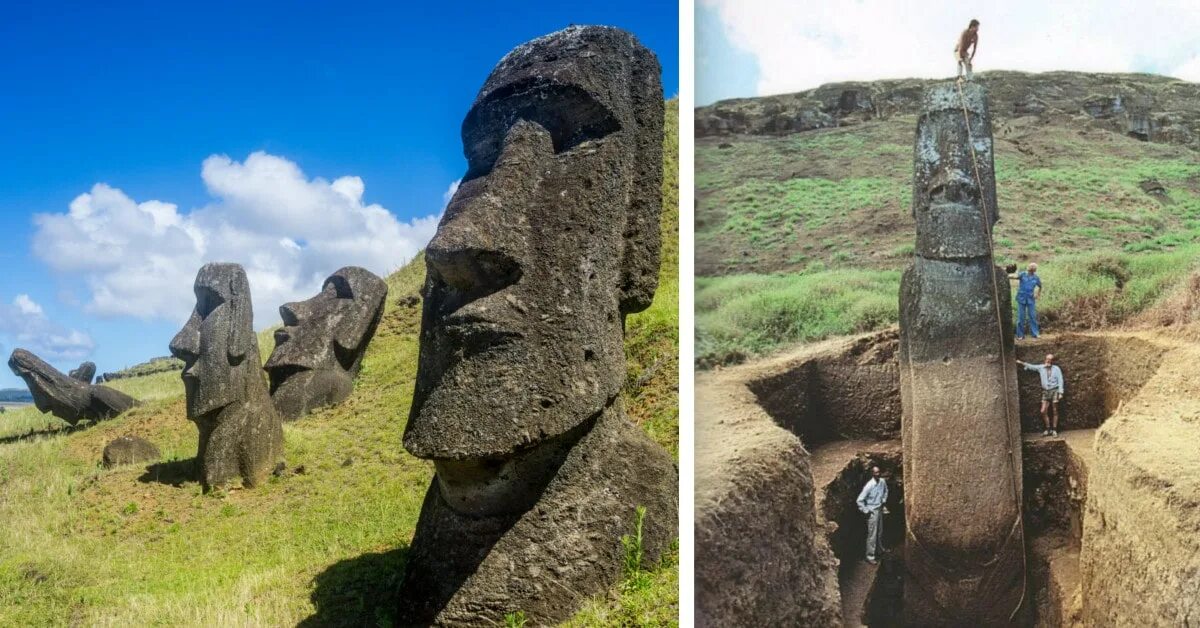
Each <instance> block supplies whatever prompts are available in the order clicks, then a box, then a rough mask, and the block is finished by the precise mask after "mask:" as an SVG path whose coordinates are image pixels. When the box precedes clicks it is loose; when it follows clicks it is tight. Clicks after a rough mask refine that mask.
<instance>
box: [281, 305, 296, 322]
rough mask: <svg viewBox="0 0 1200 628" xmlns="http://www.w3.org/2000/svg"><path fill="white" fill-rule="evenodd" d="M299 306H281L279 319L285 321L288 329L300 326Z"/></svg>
mask: <svg viewBox="0 0 1200 628" xmlns="http://www.w3.org/2000/svg"><path fill="white" fill-rule="evenodd" d="M297 310H299V304H297V303H284V304H283V305H281V306H279V317H280V318H282V319H283V324H284V325H286V326H287V327H295V326H296V325H299V324H300V316H298V315H297Z"/></svg>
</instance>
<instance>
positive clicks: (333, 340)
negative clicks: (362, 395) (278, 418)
mask: <svg viewBox="0 0 1200 628" xmlns="http://www.w3.org/2000/svg"><path fill="white" fill-rule="evenodd" d="M386 297H387V284H386V283H384V281H383V280H382V279H380V278H379V277H377V276H375V275H374V274H372V273H371V272H369V271H367V270H366V269H363V268H358V267H355V266H350V267H346V268H342V269H340V270H338V271H337V272H335V273H334V274H332V275H330V276H329V277H328V278H327V279H326V280H325V283H324V285H323V286H322V287H321V291H320V292H318V293H317V295H316V296H314V297H312V298H311V299H308V300H306V301H298V302H295V303H286V304H284V305H282V306H280V308H279V315H280V316H281V317H282V319H283V327H282V328H281V329H279V330H277V331H276V332H275V350H274V351H273V352H272V353H271V357H270V359H268V360H267V363H266V366H265V368H266V369H267V372H268V373H269V374H270V378H271V394H272V396H274V397H277V398H279V397H278V396H279V395H283V397H285V398H289V399H290V398H292V397H297V399H296V401H297V402H298V404H299V405H300V406H303V407H304V408H309V407H315V406H316V405H322V404H320V403H314V404H308V403H304V400H305V399H312V400H316V399H328V398H330V397H331V396H333V395H334V392H333V391H334V389H337V390H345V391H349V389H350V387H351V382H352V380H353V378H354V375H355V374H356V373H357V372H358V369H359V366H360V365H361V362H362V355H363V352H364V351H366V347H367V343H368V342H369V340H370V338H371V336H373V335H374V333H375V327H376V326H377V324H378V323H379V317H380V316H381V315H382V313H383V303H384V299H385V298H386ZM293 388H295V389H296V390H291V389H293ZM301 398H303V399H301ZM284 413H285V414H290V413H288V412H284Z"/></svg>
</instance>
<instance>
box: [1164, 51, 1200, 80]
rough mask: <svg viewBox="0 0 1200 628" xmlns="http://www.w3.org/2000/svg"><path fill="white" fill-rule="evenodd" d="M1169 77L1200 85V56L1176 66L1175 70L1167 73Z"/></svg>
mask: <svg viewBox="0 0 1200 628" xmlns="http://www.w3.org/2000/svg"><path fill="white" fill-rule="evenodd" d="M1167 75H1168V76H1174V77H1175V78H1178V79H1183V80H1185V81H1190V82H1192V83H1200V54H1195V55H1193V56H1192V58H1191V59H1188V60H1186V61H1184V62H1183V63H1180V64H1179V65H1177V66H1175V67H1174V69H1172V70H1169V71H1168V72H1167Z"/></svg>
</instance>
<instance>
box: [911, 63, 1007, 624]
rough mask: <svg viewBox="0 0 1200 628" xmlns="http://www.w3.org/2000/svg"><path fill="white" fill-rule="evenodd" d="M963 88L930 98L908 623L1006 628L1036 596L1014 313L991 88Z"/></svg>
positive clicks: (914, 377)
mask: <svg viewBox="0 0 1200 628" xmlns="http://www.w3.org/2000/svg"><path fill="white" fill-rule="evenodd" d="M961 89H962V91H961V94H962V97H961V99H960V92H959V87H958V86H957V85H956V84H955V83H943V84H939V85H934V86H932V87H930V88H929V89H927V90H926V91H925V93H924V96H923V98H924V102H923V109H922V113H921V116H920V118H919V121H918V123H917V140H916V151H915V152H916V160H915V172H914V177H913V179H914V180H913V213H914V217H915V219H916V224H917V242H916V257H915V259H914V260H913V264H912V266H910V267H909V268H908V270H907V271H905V273H904V276H903V278H902V280H901V284H900V392H901V399H902V406H903V421H902V437H903V441H904V485H905V490H904V501H905V519H906V522H907V537H906V540H905V569H906V572H907V573H906V577H905V584H904V616H905V621H906V623H907V624H908V625H914V626H934V625H994V624H1000V623H1006V622H1007V621H1008V620H1009V617H1010V615H1011V614H1012V613H1013V612H1014V610H1015V609H1016V608H1017V607H1018V606H1019V605H1020V604H1021V600H1022V591H1023V587H1024V577H1023V574H1024V564H1023V556H1024V535H1023V531H1022V522H1021V517H1020V512H1021V511H1020V504H1021V431H1020V422H1019V421H1020V419H1019V412H1018V405H1017V381H1016V370H1015V363H1014V359H1015V353H1014V350H1013V328H1012V310H1011V304H1010V301H1009V286H1008V280H1007V276H1006V275H1005V274H1004V272H1003V271H1002V270H1000V269H997V268H995V267H994V265H993V260H992V254H991V226H992V225H993V224H995V221H996V220H997V218H998V210H997V207H996V182H995V175H994V167H993V162H992V130H991V118H990V116H989V113H988V95H987V90H986V89H985V88H984V87H983V86H981V85H979V84H978V83H965V84H963V85H962V88H961ZM964 107H965V109H966V110H967V114H966V116H964V112H963V109H964ZM966 118H969V120H970V132H969V134H968V127H967V122H966ZM972 144H973V146H974V155H972V150H971V148H972ZM976 164H978V165H977V166H976ZM976 170H978V175H976ZM977 176H978V178H977ZM985 221H986V222H985ZM997 306H998V307H997Z"/></svg>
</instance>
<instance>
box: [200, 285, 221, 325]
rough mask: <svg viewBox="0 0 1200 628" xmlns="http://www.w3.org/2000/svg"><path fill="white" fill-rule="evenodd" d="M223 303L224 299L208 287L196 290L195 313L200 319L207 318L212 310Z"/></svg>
mask: <svg viewBox="0 0 1200 628" xmlns="http://www.w3.org/2000/svg"><path fill="white" fill-rule="evenodd" d="M224 302H225V298H224V297H222V296H221V294H220V293H219V292H217V291H216V290H213V289H212V288H209V287H208V286H200V287H198V288H196V313H197V314H199V315H200V318H208V316H209V315H210V314H212V313H213V310H215V309H217V307H218V306H220V305H221V304H222V303H224Z"/></svg>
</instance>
